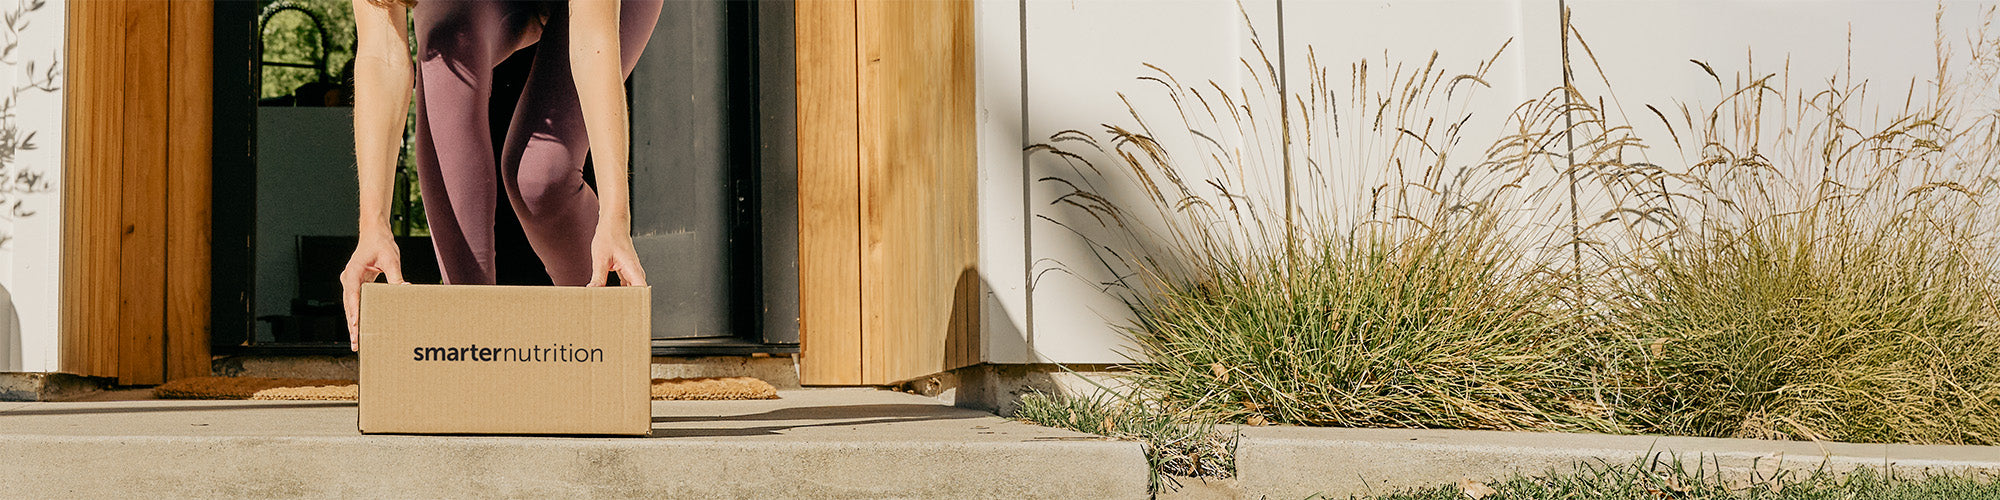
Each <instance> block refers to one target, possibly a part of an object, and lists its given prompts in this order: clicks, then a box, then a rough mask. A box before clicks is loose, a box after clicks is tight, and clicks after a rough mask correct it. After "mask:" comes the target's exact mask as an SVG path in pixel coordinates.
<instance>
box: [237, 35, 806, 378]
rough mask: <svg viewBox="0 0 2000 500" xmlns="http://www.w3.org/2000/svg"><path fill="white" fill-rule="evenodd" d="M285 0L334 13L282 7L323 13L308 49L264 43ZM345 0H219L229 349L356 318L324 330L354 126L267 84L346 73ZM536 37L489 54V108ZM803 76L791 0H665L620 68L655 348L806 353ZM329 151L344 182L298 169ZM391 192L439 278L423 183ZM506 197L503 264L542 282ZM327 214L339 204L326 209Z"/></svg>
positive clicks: (330, 340) (287, 342)
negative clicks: (639, 47) (639, 53)
mask: <svg viewBox="0 0 2000 500" xmlns="http://www.w3.org/2000/svg"><path fill="white" fill-rule="evenodd" d="M274 4H283V5H287V6H289V5H303V6H305V7H306V8H309V9H317V10H321V11H328V12H320V13H317V14H316V15H299V14H298V13H296V12H293V13H287V14H283V15H285V16H289V17H291V18H292V19H291V20H289V21H282V22H283V23H286V24H300V23H301V22H303V21H306V20H310V21H312V22H313V24H316V26H313V29H311V30H308V29H303V28H299V29H295V30H294V31H296V32H297V33H294V34H290V35H286V36H289V37H290V38H289V40H290V43H294V44H298V43H300V40H304V41H305V42H307V44H308V45H310V46H309V47H307V49H304V50H299V51H293V52H294V53H291V54H283V53H279V54H271V53H267V51H268V52H278V51H276V50H270V49H267V48H268V47H270V46H271V43H272V42H271V39H272V37H273V33H275V32H276V30H273V29H270V28H271V25H272V24H273V23H272V22H271V17H272V16H271V15H270V14H271V12H272V9H273V7H272V5H274ZM346 4H347V2H345V1H344V0H342V1H293V0H285V1H283V2H218V3H217V5H216V36H215V43H216V47H215V48H216V62H217V64H216V65H215V71H216V78H215V93H216V94H215V176H214V179H215V202H214V207H215V213H214V218H215V225H214V231H215V245H214V256H213V259H214V260H213V263H214V265H213V269H215V277H214V278H215V281H214V288H213V290H214V297H213V300H214V301H213V304H214V311H213V313H212V318H213V325H214V327H213V328H214V332H213V334H212V335H211V339H213V343H214V349H215V352H217V353H224V354H226V353H254V352H335V351H345V350H346V340H345V336H344V335H340V336H334V335H330V334H329V333H328V332H321V331H319V330H329V329H330V328H334V327H336V326H338V325H339V324H340V323H339V322H338V314H339V313H338V302H337V301H338V286H337V283H335V282H333V280H332V278H333V274H337V273H338V272H339V271H338V270H339V268H340V266H341V265H343V264H344V263H345V261H346V254H347V252H349V251H351V250H352V248H353V231H354V228H353V227H352V220H353V216H352V214H353V213H354V210H355V208H354V206H353V203H354V201H353V200H354V199H355V198H354V193H353V192H352V191H353V189H354V187H353V185H352V182H353V181H352V172H353V170H352V169H353V166H352V165H353V164H352V151H353V150H352V142H351V135H352V129H351V127H349V126H341V125H339V124H337V123H335V124H333V126H328V122H329V120H330V118H328V117H332V116H333V115H337V114H340V113H341V112H340V111H339V110H329V111H330V112H331V114H329V113H328V112H316V111H310V110H294V109H293V108H295V107H300V106H311V105H313V104H311V103H317V102H319V100H317V99H310V100H304V99H299V98H297V97H296V96H287V97H282V98H274V97H273V96H272V95H273V94H274V93H275V92H274V91H272V90H271V88H273V87H274V86H273V85H270V84H269V83H268V82H269V79H271V78H281V79H285V80H284V81H285V82H287V83H286V84H285V85H282V87H284V89H280V90H288V89H291V88H292V85H291V80H300V81H304V82H306V84H301V85H299V86H298V87H299V89H300V90H299V91H298V93H297V95H305V94H304V93H305V91H306V90H312V91H313V92H315V94H314V95H318V92H323V90H322V87H326V86H329V85H330V86H333V87H336V88H337V87H338V86H339V85H340V84H341V83H343V82H342V80H341V78H343V77H344V75H342V74H340V72H339V68H340V62H342V60H343V59H345V58H346V57H351V53H352V50H353V48H352V45H351V44H352V39H353V36H352V34H351V32H350V33H343V32H342V31H341V30H342V29H349V30H351V21H348V23H350V24H347V25H342V24H341V20H342V19H351V14H347V13H345V12H333V11H332V10H333V9H339V8H344V7H342V6H343V5H346ZM321 26H330V28H326V29H322V28H321ZM343 43H344V44H346V45H345V46H343ZM529 50H533V49H529ZM524 52H525V51H524ZM524 55H525V54H517V55H516V57H515V59H514V60H510V61H509V62H508V63H503V64H502V65H501V67H500V68H497V69H496V74H495V77H496V80H497V85H496V86H495V89H494V94H495V96H494V106H495V109H494V110H493V111H494V113H493V115H492V116H496V117H507V116H509V115H511V113H509V112H508V111H509V110H510V109H511V106H512V103H513V102H514V100H513V99H511V98H508V97H507V96H508V95H511V94H514V93H518V92H519V84H518V79H519V77H520V76H521V74H522V73H523V72H524V70H525V64H521V63H524V62H525V61H526V60H527V58H526V57H523V56H524ZM274 62H275V63H276V64H271V63H274ZM287 71H289V72H291V73H285V72H287ZM794 74H795V73H794V69H793V58H792V4H791V2H789V1H781V2H770V1H767V2H749V1H720V0H707V1H678V0H669V1H667V2H666V8H665V11H664V12H663V13H662V15H661V17H660V22H659V25H658V26H657V27H656V31H655V33H654V36H653V38H652V40H651V42H650V43H649V45H648V47H647V51H646V55H645V57H644V58H643V59H641V60H640V63H639V65H638V67H637V68H636V69H635V70H634V72H633V76H632V78H631V80H629V81H628V82H627V87H628V99H629V102H630V103H631V106H632V115H631V116H632V154H631V158H632V165H631V182H632V193H633V195H632V197H633V201H632V215H633V233H634V236H633V242H634V244H635V246H637V247H638V250H639V253H640V259H641V260H642V261H643V262H644V264H645V266H646V270H647V276H648V278H649V280H650V282H651V284H652V285H653V289H654V291H653V297H654V307H653V337H654V353H655V354H657V355H742V354H751V353H795V352H798V338H799V337H798V273H797V268H798V264H797V263H798V245H797V241H798V239H797V234H798V233H797V204H796V199H797V198H796V193H797V183H796V175H795V172H796V168H795V163H796V162H795V158H794V154H795V148H794V135H795V134H794V129H795V114H794V108H795V100H796V99H795V93H794V88H795V84H794V82H793V78H794V76H793V75H794ZM510 79H512V80H514V82H515V83H513V84H511V85H510V84H509V83H508V82H509V80H510ZM319 80H325V81H324V82H322V81H319ZM308 84H309V85H308ZM302 103H305V104H302ZM327 104H328V105H330V107H340V106H341V103H337V102H334V101H331V100H329V101H327ZM279 107H283V108H286V109H277V108H279ZM502 108H505V109H502ZM320 115H327V116H320ZM293 116H299V117H304V118H307V119H308V120H294V119H291V118H290V117H293ZM346 116H349V117H351V114H349V115H346ZM348 119H349V120H351V118H348ZM501 121H502V123H501V124H500V125H502V126H504V120H501ZM300 122H304V123H300ZM295 124H296V125H295ZM336 129H337V130H336ZM341 134H346V135H347V136H348V137H338V136H340V135H341ZM321 139H324V140H321ZM260 141H262V143H261V144H260ZM498 143H499V141H497V140H496V141H495V144H498ZM406 154H407V148H406ZM328 157H332V158H344V159H343V160H340V162H342V163H344V164H345V165H346V167H345V169H346V170H345V172H347V173H346V174H343V175H344V176H345V177H346V179H345V181H344V184H342V180H341V179H340V178H339V177H341V175H336V176H321V177H326V178H324V179H320V178H312V179H305V178H300V177H298V176H295V175H293V174H288V173H286V172H293V171H311V172H319V173H324V171H325V170H326V168H324V166H320V165H303V163H309V162H313V161H318V160H315V159H316V158H317V159H325V158H328ZM405 163H407V162H405ZM586 168H587V169H588V168H589V167H586ZM314 175H317V174H314ZM398 179H399V183H398V184H399V186H400V185H401V184H410V185H412V186H413V185H414V176H413V175H412V174H409V173H407V172H399V173H398ZM329 183H332V184H336V185H328V184H329ZM343 190H344V191H343ZM315 193H318V194H315ZM326 193H332V194H331V195H326ZM394 203H396V204H397V206H396V207H395V208H393V209H392V212H393V213H394V214H395V216H396V220H395V221H394V222H393V223H394V224H395V225H396V229H397V231H398V234H399V238H398V241H399V244H400V245H401V246H402V247H403V251H404V253H405V254H406V255H407V256H406V257H405V259H404V260H405V262H406V267H412V268H415V269H409V270H406V271H419V272H416V273H414V274H413V275H412V276H411V279H412V280H413V281H416V280H418V279H421V278H420V277H422V276H426V275H428V276H430V279H433V280H434V279H435V274H434V273H435V271H434V269H435V261H434V259H435V258H434V256H431V255H430V254H429V252H430V249H429V242H428V239H427V238H426V237H425V235H426V234H427V231H426V230H425V228H424V225H423V221H422V207H421V199H420V197H419V196H417V194H416V193H415V191H414V188H413V187H412V188H409V189H405V188H401V187H399V189H398V190H397V193H396V201H395V202H394ZM497 207H498V208H499V211H500V213H499V214H496V215H497V217H496V228H495V229H496V233H497V235H496V236H497V238H498V240H499V241H498V242H497V245H496V246H497V249H496V250H497V254H498V255H497V258H498V260H499V265H498V267H499V268H500V269H499V274H500V281H501V282H502V283H503V284H546V283H547V281H548V279H547V276H546V274H545V273H544V272H543V270H542V269H541V265H540V262H539V260H538V259H537V258H536V257H535V255H534V254H533V250H532V249H531V248H530V247H529V246H528V245H527V243H526V240H525V238H524V237H523V236H521V232H520V229H519V225H518V222H517V221H515V219H514V217H513V216H512V214H511V213H509V212H508V211H509V205H508V204H507V203H506V202H505V201H504V200H502V201H501V202H500V203H497ZM313 214H318V215H313ZM327 214H333V215H334V217H333V218H331V219H329V220H328V221H318V220H317V219H316V218H315V217H318V216H319V215H327ZM333 221H344V222H338V223H337V222H333ZM281 233H282V234H281ZM329 272H330V273H333V274H328V273H329ZM321 274H326V276H320V275H321ZM329 306H331V307H329ZM341 331H344V330H341Z"/></svg>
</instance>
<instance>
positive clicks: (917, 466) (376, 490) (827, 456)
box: [0, 388, 1147, 499]
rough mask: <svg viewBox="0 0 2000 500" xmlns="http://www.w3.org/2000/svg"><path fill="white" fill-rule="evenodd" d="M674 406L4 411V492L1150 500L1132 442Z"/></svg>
mask: <svg viewBox="0 0 2000 500" xmlns="http://www.w3.org/2000/svg"><path fill="white" fill-rule="evenodd" d="M779 395H780V397H781V398H782V399H778V400H767V401H663V402H655V403H654V405H653V415H654V418H653V421H654V431H653V435H652V436H651V437H650V438H567V437H439V436H382V435H368V436H364V435H361V434H359V433H357V432H356V431H355V427H354V424H355V406H354V403H352V402H303V401H162V400H147V401H106V402H66V403H4V402H0V457H6V458H5V459H0V484H5V485H6V486H5V487H4V488H0V496H4V497H8V498H17V497H21V498H58V497H59V498H287V497H315V498H318V497H343V498H465V497H473V498H552V497H556V498H576V497H625V498H629V497H645V498H702V499H711V498H713V499H727V498H745V499H749V498H757V499H763V498H925V499H931V498H939V499H943V498H1103V499H1117V498H1147V492H1146V481H1147V466H1146V459H1145V456H1144V453H1143V451H1142V449H1141V447H1140V445H1139V444H1138V443H1134V442H1120V441H1109V440H1104V439H1102V438H1098V437H1096V436H1090V435H1086V434H1079V433H1075V432H1069V431H1064V430H1059V429H1050V428H1046V427H1040V426H1035V425H1031V424H1024V423H1019V422H1012V421H1008V420H1005V419H1001V418H999V417H996V416H994V415H993V414H990V413H985V412H980V411H975V410H967V409H962V408H955V407H951V406H947V405H944V404H942V403H940V402H938V401H937V400H935V399H931V398H925V397H921V396H915V395H910V394H903V393H898V392H892V391H883V390H876V389H867V388H853V389H846V388H843V389H805V390H789V391H780V392H779Z"/></svg>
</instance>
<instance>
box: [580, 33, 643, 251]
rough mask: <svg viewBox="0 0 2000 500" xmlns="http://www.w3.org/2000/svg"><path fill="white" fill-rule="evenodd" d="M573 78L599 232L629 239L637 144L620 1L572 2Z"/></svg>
mask: <svg viewBox="0 0 2000 500" xmlns="http://www.w3.org/2000/svg"><path fill="white" fill-rule="evenodd" d="M569 5H570V8H569V15H570V19H569V21H570V30H569V32H570V40H569V47H570V57H569V64H570V74H572V75H574V76H575V79H576V93H577V96H578V100H579V101H580V102H579V103H578V104H580V105H582V108H583V128H584V130H585V131H586V132H587V133H588V134H589V135H590V156H591V158H593V159H594V160H592V165H593V168H594V169H595V170H596V172H597V204H598V211H597V217H598V220H597V224H598V228H599V231H605V230H612V231H619V232H621V233H626V234H629V233H630V232H631V228H632V216H631V192H630V186H629V185H628V182H627V179H626V175H625V172H626V165H627V158H626V155H627V151H628V150H629V146H630V144H631V141H632V135H631V122H630V121H629V120H627V119H626V108H625V106H626V103H625V85H624V83H625V82H624V78H623V76H624V72H623V71H620V67H619V61H620V59H619V47H618V13H619V2H618V0H570V2H569Z"/></svg>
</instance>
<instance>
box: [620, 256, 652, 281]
mask: <svg viewBox="0 0 2000 500" xmlns="http://www.w3.org/2000/svg"><path fill="white" fill-rule="evenodd" d="M618 282H619V283H622V284H624V285H626V286H646V270H645V269H641V268H640V267H639V259H638V258H636V257H632V258H629V260H625V261H623V262H620V263H619V264H618Z"/></svg>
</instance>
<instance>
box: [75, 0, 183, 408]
mask: <svg viewBox="0 0 2000 500" xmlns="http://www.w3.org/2000/svg"><path fill="white" fill-rule="evenodd" d="M67 6H68V9H69V13H68V14H69V15H68V19H67V28H68V39H67V40H66V41H65V43H66V45H67V49H66V51H65V53H66V54H67V57H68V58H69V61H68V64H69V69H68V72H67V75H66V78H65V81H64V99H65V102H64V106H63V113H64V120H63V122H64V125H63V126H64V130H65V135H64V142H63V154H62V156H63V176H64V180H63V183H62V192H63V197H62V204H63V218H64V221H63V224H62V226H63V229H62V232H63V259H62V262H61V264H60V267H61V271H60V274H61V280H62V281H61V283H60V284H59V287H60V289H61V291H60V292H59V295H60V297H61V304H62V305H61V306H60V310H59V312H58V316H59V319H58V324H59V327H58V328H59V331H58V336H59V337H60V344H61V348H60V361H59V368H60V370H62V371H65V372H69V373H76V374H81V375H90V376H100V377H117V379H118V382H119V383H121V384H157V383H160V382H163V381H165V380H168V379H170V378H180V377H186V376H200V375H207V374H208V373H209V371H210V370H209V357H208V319H209V309H208V300H209V299H208V289H209V288H208V287H209V279H210V276H209V274H208V273H209V247H210V241H209V234H210V231H209V214H210V209H209V205H210V199H209V193H210V189H211V186H210V179H211V177H210V169H211V168H212V165H211V162H210V161H209V151H210V140H209V137H210V135H209V134H210V126H211V122H210V119H209V117H210V116H211V109H212V105H211V103H212V96H211V94H210V93H211V91H212V86H211V82H212V80H211V78H212V72H211V68H212V66H211V65H212V56H211V55H210V54H211V52H210V51H211V50H212V46H213V37H214V30H213V29H212V22H213V21H212V13H213V7H214V4H213V0H194V1H174V2H167V1H165V0H126V1H120V0H77V1H73V2H70V3H69V4H67Z"/></svg>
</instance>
